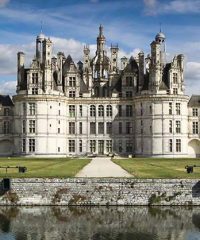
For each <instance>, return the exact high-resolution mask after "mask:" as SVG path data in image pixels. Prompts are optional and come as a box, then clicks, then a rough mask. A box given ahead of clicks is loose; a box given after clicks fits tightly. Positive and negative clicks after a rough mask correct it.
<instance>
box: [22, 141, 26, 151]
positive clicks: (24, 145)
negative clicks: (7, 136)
mask: <svg viewBox="0 0 200 240" xmlns="http://www.w3.org/2000/svg"><path fill="white" fill-rule="evenodd" d="M22 152H26V139H22Z"/></svg>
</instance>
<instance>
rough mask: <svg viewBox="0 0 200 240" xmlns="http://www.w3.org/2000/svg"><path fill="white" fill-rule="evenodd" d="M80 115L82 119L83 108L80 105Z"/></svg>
mask: <svg viewBox="0 0 200 240" xmlns="http://www.w3.org/2000/svg"><path fill="white" fill-rule="evenodd" d="M79 115H80V117H82V116H83V106H82V105H79Z"/></svg>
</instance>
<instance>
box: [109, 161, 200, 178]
mask: <svg viewBox="0 0 200 240" xmlns="http://www.w3.org/2000/svg"><path fill="white" fill-rule="evenodd" d="M113 162H115V163H116V164H118V165H120V166H121V167H122V168H123V169H125V170H126V171H128V172H129V173H131V174H132V175H133V176H134V177H135V178H200V168H194V172H193V173H190V174H188V173H186V169H185V166H186V165H199V166H200V159H196V158H195V159H163V158H162V159H160V158H159V159H158V158H131V159H114V160H113Z"/></svg>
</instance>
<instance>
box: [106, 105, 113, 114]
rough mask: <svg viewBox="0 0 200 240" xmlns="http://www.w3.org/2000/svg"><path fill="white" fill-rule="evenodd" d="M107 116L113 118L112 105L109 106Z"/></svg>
mask: <svg viewBox="0 0 200 240" xmlns="http://www.w3.org/2000/svg"><path fill="white" fill-rule="evenodd" d="M106 115H107V117H112V106H111V105H107V107H106Z"/></svg>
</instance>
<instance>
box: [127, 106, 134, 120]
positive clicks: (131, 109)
mask: <svg viewBox="0 0 200 240" xmlns="http://www.w3.org/2000/svg"><path fill="white" fill-rule="evenodd" d="M132 115H133V107H132V105H126V116H127V117H132Z"/></svg>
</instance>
